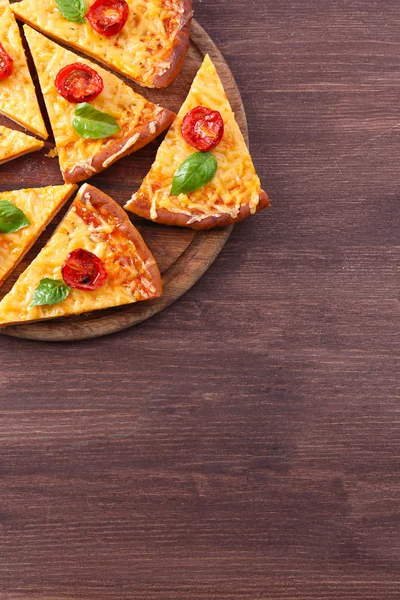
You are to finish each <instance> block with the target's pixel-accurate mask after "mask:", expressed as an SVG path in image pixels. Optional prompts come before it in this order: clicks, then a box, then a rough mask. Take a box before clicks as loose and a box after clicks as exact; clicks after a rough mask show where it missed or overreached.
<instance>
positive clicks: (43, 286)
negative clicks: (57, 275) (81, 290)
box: [30, 277, 71, 306]
mask: <svg viewBox="0 0 400 600" xmlns="http://www.w3.org/2000/svg"><path fill="white" fill-rule="evenodd" d="M70 291H71V288H70V287H69V286H68V285H67V284H66V283H64V282H63V280H62V279H50V278H49V277H45V278H44V279H41V280H40V282H39V285H38V286H37V288H36V290H35V291H34V294H33V297H32V302H31V303H30V306H43V305H44V304H58V303H59V302H62V301H63V300H65V298H66V297H67V296H68V294H69V293H70Z"/></svg>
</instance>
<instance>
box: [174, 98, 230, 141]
mask: <svg viewBox="0 0 400 600" xmlns="http://www.w3.org/2000/svg"><path fill="white" fill-rule="evenodd" d="M181 132H182V135H183V138H184V140H185V142H187V143H188V144H189V146H193V148H197V150H201V151H202V152H207V151H208V150H212V149H213V148H215V147H216V146H218V144H219V143H220V141H221V140H222V136H223V135H224V121H223V119H222V117H221V113H219V112H218V111H217V110H211V109H210V108H206V107H205V106H196V108H193V110H191V111H189V112H188V113H187V115H185V117H184V119H183V121H182V125H181Z"/></svg>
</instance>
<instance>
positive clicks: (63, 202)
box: [0, 185, 78, 324]
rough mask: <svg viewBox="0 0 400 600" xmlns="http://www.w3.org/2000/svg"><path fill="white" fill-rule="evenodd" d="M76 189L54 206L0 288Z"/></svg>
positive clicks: (2, 281)
mask: <svg viewBox="0 0 400 600" xmlns="http://www.w3.org/2000/svg"><path fill="white" fill-rule="evenodd" d="M77 189H78V186H77V185H74V186H73V189H71V190H70V191H69V192H68V193H67V194H66V195H65V196H64V198H63V200H62V202H60V204H59V205H58V206H56V208H55V209H54V210H53V211H52V213H51V214H50V215H49V216H48V218H47V219H46V221H45V222H44V223H43V225H42V227H41V228H40V229H39V231H38V232H37V234H36V235H35V236H34V238H33V239H32V241H31V243H30V244H28V246H26V248H24V250H23V251H22V252H21V256H19V258H18V260H17V261H16V262H15V263H14V264H13V265H12V266H11V267H10V268H9V269H8V271H6V273H4V275H2V276H1V277H0V287H1V286H2V285H3V283H4V282H5V280H6V279H8V278H9V276H10V275H11V273H12V272H13V271H14V270H15V269H16V268H17V266H18V265H19V263H20V262H21V260H22V259H23V258H24V256H25V255H26V254H27V253H28V252H29V250H30V249H31V248H32V246H33V245H34V243H35V242H36V241H37V240H38V239H39V237H40V236H41V235H42V233H43V231H44V230H45V229H46V227H47V225H49V223H50V222H51V221H52V220H53V219H54V217H55V216H56V214H57V213H58V212H59V211H60V210H61V209H62V207H63V206H64V204H65V203H66V202H68V200H69V199H70V198H71V196H72V195H73V194H74V193H75V192H76V190H77ZM7 324H9V323H7Z"/></svg>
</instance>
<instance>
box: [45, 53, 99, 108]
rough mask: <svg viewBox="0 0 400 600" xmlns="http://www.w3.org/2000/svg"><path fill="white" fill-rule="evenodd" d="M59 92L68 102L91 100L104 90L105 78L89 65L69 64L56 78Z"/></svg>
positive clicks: (55, 83)
mask: <svg viewBox="0 0 400 600" xmlns="http://www.w3.org/2000/svg"><path fill="white" fill-rule="evenodd" d="M54 85H55V86H56V88H57V92H58V93H59V94H61V96H62V97H63V98H65V99H66V100H68V102H74V103H75V104H78V103H79V102H91V101H92V100H94V99H95V98H97V96H98V95H99V94H100V92H101V91H102V90H103V87H104V86H103V80H102V78H101V77H100V75H99V74H98V73H96V71H95V70H94V69H92V67H89V65H84V64H83V63H79V62H77V63H73V64H72V65H67V66H66V67H64V68H63V69H61V71H60V72H59V74H58V75H57V77H56V78H55V80H54Z"/></svg>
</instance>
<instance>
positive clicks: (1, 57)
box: [0, 43, 14, 80]
mask: <svg viewBox="0 0 400 600" xmlns="http://www.w3.org/2000/svg"><path fill="white" fill-rule="evenodd" d="M13 65H14V61H13V59H12V58H11V56H10V55H9V54H8V52H7V51H6V49H5V48H4V46H2V44H1V43H0V80H1V79H6V78H7V77H9V76H10V75H11V73H12V70H13Z"/></svg>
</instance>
